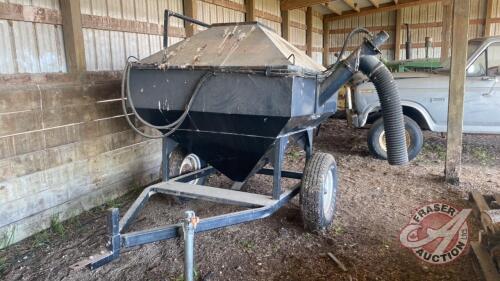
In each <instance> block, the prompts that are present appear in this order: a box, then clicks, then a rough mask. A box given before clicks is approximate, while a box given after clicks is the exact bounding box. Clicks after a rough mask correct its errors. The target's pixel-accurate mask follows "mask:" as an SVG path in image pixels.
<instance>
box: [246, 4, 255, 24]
mask: <svg viewBox="0 0 500 281" xmlns="http://www.w3.org/2000/svg"><path fill="white" fill-rule="evenodd" d="M245 5H246V8H247V12H246V21H256V20H257V17H256V14H255V0H245Z"/></svg>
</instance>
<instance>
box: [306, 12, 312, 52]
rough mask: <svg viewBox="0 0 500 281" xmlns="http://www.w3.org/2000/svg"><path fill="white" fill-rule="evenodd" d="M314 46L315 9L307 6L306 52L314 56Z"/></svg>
mask: <svg viewBox="0 0 500 281" xmlns="http://www.w3.org/2000/svg"><path fill="white" fill-rule="evenodd" d="M312 47H313V10H312V7H307V10H306V54H307V55H308V56H310V57H312Z"/></svg>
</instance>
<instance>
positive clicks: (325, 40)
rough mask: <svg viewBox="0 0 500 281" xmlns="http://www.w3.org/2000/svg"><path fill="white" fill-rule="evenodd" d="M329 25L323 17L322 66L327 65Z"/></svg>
mask: <svg viewBox="0 0 500 281" xmlns="http://www.w3.org/2000/svg"><path fill="white" fill-rule="evenodd" d="M329 31H330V23H329V22H328V21H327V20H325V18H324V17H323V65H324V66H327V65H328V55H329V52H330V51H329V49H330V32H329Z"/></svg>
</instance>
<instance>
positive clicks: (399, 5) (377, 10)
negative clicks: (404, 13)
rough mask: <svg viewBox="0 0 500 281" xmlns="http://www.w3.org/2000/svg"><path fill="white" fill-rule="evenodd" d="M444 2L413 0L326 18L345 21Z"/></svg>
mask: <svg viewBox="0 0 500 281" xmlns="http://www.w3.org/2000/svg"><path fill="white" fill-rule="evenodd" d="M440 1H442V0H413V1H409V2H404V3H397V4H395V3H384V4H380V5H379V7H378V8H376V7H366V8H362V9H360V11H359V12H356V11H347V12H344V13H342V15H341V16H338V15H325V18H327V20H330V21H332V20H339V19H345V18H351V17H358V16H366V15H371V14H374V13H382V12H390V11H395V10H398V9H403V8H408V7H413V6H416V5H423V4H429V3H434V2H440Z"/></svg>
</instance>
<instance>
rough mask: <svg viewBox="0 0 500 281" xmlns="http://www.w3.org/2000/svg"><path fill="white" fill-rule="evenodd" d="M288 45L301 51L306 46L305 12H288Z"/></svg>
mask: <svg viewBox="0 0 500 281" xmlns="http://www.w3.org/2000/svg"><path fill="white" fill-rule="evenodd" d="M290 21H291V26H290V39H289V40H288V41H290V43H292V44H293V45H295V46H296V47H297V48H299V49H301V50H305V46H306V30H305V26H306V10H305V9H296V10H291V11H290Z"/></svg>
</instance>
